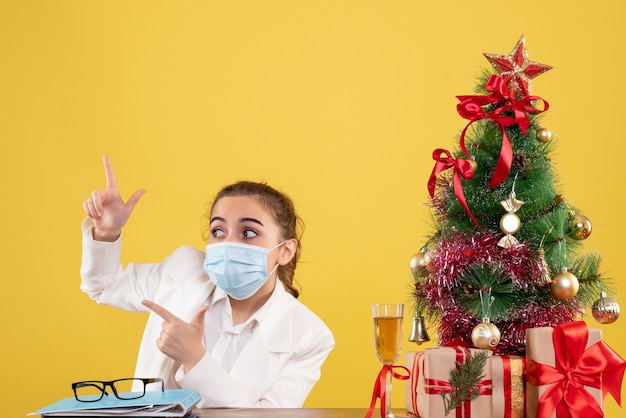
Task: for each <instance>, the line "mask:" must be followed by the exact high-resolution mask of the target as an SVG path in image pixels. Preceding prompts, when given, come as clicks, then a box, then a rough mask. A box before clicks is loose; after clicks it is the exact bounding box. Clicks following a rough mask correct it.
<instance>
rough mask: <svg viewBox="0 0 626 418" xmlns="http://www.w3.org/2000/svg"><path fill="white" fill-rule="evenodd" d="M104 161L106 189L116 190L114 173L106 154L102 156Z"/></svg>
mask: <svg viewBox="0 0 626 418" xmlns="http://www.w3.org/2000/svg"><path fill="white" fill-rule="evenodd" d="M102 162H103V163H104V173H105V176H106V182H107V190H117V181H116V180H115V173H114V172H113V166H112V165H111V160H109V157H108V156H106V155H105V156H103V157H102Z"/></svg>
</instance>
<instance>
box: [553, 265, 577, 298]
mask: <svg viewBox="0 0 626 418" xmlns="http://www.w3.org/2000/svg"><path fill="white" fill-rule="evenodd" d="M551 289H552V294H553V295H554V297H555V298H558V299H571V298H573V297H574V296H576V294H577V293H578V278H577V277H576V276H574V275H573V274H572V273H570V272H569V271H567V269H563V270H561V272H559V273H557V274H556V275H555V276H554V277H553V278H552V285H551Z"/></svg>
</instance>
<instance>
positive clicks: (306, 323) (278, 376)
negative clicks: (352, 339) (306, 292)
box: [80, 218, 335, 408]
mask: <svg viewBox="0 0 626 418" xmlns="http://www.w3.org/2000/svg"><path fill="white" fill-rule="evenodd" d="M92 228H93V223H92V222H91V220H90V219H89V218H87V219H86V220H85V221H84V222H83V226H82V229H83V253H82V264H81V269H80V274H81V279H82V283H81V290H82V291H83V292H85V293H87V294H88V295H89V297H91V298H92V299H93V300H96V301H97V302H98V303H100V304H105V305H111V306H115V307H118V308H121V309H125V310H128V311H134V312H146V311H148V309H147V308H146V307H145V306H143V305H142V304H141V301H142V300H144V299H149V300H153V301H155V302H156V303H158V304H159V305H161V306H163V307H165V308H166V309H168V310H169V311H170V312H172V313H173V314H174V315H176V316H178V317H179V318H181V319H183V320H185V321H191V319H192V318H193V316H194V314H195V313H196V312H197V311H198V309H199V308H200V307H201V306H202V304H204V303H205V302H206V301H207V298H208V296H209V295H210V294H211V292H212V291H213V289H214V288H215V285H214V284H213V283H212V282H211V281H210V279H209V277H208V276H207V275H206V274H205V273H204V270H203V268H202V263H203V261H204V253H203V252H202V251H199V250H198V249H195V248H193V247H188V246H185V247H181V248H179V249H177V250H176V251H175V252H174V253H173V254H172V255H170V256H169V257H167V258H166V259H165V260H164V261H163V262H162V263H158V264H157V263H154V264H137V263H129V264H128V266H127V267H126V268H123V266H122V264H121V262H120V251H121V239H118V240H117V241H116V242H100V241H95V240H93V238H92ZM279 283H280V281H277V289H276V292H275V295H273V297H272V298H271V299H270V301H269V302H268V303H270V305H269V306H268V307H267V312H266V313H265V316H264V318H263V320H262V321H261V322H259V324H258V326H257V327H256V328H255V330H254V332H253V334H252V336H251V338H250V340H249V341H248V343H247V344H246V346H245V347H244V349H243V351H242V352H241V354H240V355H239V357H238V359H237V360H236V362H235V364H234V365H233V367H232V369H231V371H230V373H226V372H225V371H224V370H223V369H222V368H221V366H220V365H219V364H218V363H217V362H216V361H215V359H214V358H213V357H212V356H211V354H210V353H208V352H207V353H206V354H205V355H204V357H203V358H202V359H201V360H200V361H199V362H198V364H196V366H194V368H193V369H192V370H190V371H188V372H187V373H185V371H184V370H182V369H183V368H182V367H181V366H180V364H179V363H177V362H175V361H174V360H172V359H171V358H169V357H167V356H166V355H164V354H163V353H161V351H160V350H159V349H158V348H157V346H156V340H157V338H158V337H159V334H160V332H161V324H162V322H163V320H162V319H161V318H160V317H159V316H158V315H156V314H154V313H152V312H151V313H150V316H149V317H148V321H147V324H146V328H145V330H144V334H143V338H142V340H141V345H140V347H139V354H138V357H137V366H136V369H135V376H136V377H162V378H163V379H165V381H166V387H168V388H176V387H183V388H194V389H196V390H198V391H199V392H200V394H201V395H202V400H201V401H200V403H199V404H198V406H199V407H201V408H220V407H225V408H234V407H237V408H250V407H270V408H300V407H302V405H303V403H304V401H305V399H306V397H307V396H308V394H309V393H310V391H311V389H312V388H313V386H314V385H315V383H316V382H317V381H318V380H319V378H320V368H321V366H322V364H323V363H324V361H325V360H326V357H327V356H328V354H329V353H330V351H331V350H332V348H333V347H334V345H335V341H334V339H333V336H332V333H331V332H330V330H329V329H328V327H327V326H326V325H325V324H324V323H323V322H322V320H321V319H320V318H318V317H317V316H316V315H315V314H314V313H313V312H311V311H310V310H309V309H308V308H307V307H306V306H304V305H303V304H302V303H300V302H298V301H297V300H296V299H295V298H294V297H293V296H291V295H290V294H289V293H287V292H286V291H285V289H284V287H283V286H282V285H279Z"/></svg>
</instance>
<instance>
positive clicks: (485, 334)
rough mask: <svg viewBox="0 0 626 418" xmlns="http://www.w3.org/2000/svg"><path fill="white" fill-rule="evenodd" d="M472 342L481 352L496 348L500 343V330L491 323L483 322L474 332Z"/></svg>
mask: <svg viewBox="0 0 626 418" xmlns="http://www.w3.org/2000/svg"><path fill="white" fill-rule="evenodd" d="M472 342H473V343H474V345H475V346H476V348H480V349H481V350H490V349H492V348H496V346H497V345H498V343H499V342H500V330H499V329H498V327H496V326H495V325H494V324H492V323H491V322H481V323H480V324H478V325H476V326H475V327H474V329H473V330H472Z"/></svg>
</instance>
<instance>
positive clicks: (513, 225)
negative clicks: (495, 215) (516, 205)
mask: <svg viewBox="0 0 626 418" xmlns="http://www.w3.org/2000/svg"><path fill="white" fill-rule="evenodd" d="M521 226H522V222H521V221H520V219H519V217H518V216H517V215H516V214H514V213H513V212H509V213H505V214H504V215H503V216H502V218H500V230H501V231H502V232H504V233H505V234H509V235H513V234H515V233H516V232H517V231H519V229H520V227H521Z"/></svg>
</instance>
